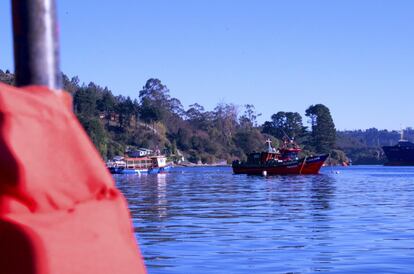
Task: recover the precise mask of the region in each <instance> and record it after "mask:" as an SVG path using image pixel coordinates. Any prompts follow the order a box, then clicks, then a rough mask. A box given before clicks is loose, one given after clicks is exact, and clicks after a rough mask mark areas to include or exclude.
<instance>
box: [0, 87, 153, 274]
mask: <svg viewBox="0 0 414 274" xmlns="http://www.w3.org/2000/svg"><path fill="white" fill-rule="evenodd" d="M69 105H70V96H69V95H68V94H66V93H61V94H57V93H54V92H51V91H50V90H48V89H46V88H42V87H27V88H24V89H20V88H14V87H11V86H7V85H4V84H0V273H2V274H3V273H18V274H26V273H30V274H39V273H41V274H49V273H50V274H52V273H53V274H69V273H71V274H74V273H85V274H86V273H88V274H94V273H96V274H98V273H99V274H105V273H108V274H109V273H111V274H124V273H146V270H145V266H144V263H143V260H142V257H141V254H140V252H139V249H138V248H137V244H136V242H135V238H134V236H133V233H132V229H131V222H130V219H129V212H128V209H127V205H126V202H125V199H124V197H123V196H122V194H121V193H120V192H119V191H118V190H117V189H116V188H115V186H114V182H113V179H112V177H111V175H110V174H109V172H108V171H107V169H106V167H105V164H104V163H103V162H102V160H101V158H100V156H99V154H98V152H97V151H96V149H95V148H94V146H93V144H92V143H91V142H90V140H89V138H88V136H87V135H86V133H85V132H84V130H83V129H82V127H81V125H80V124H79V122H78V121H77V119H76V117H75V116H74V114H73V113H72V111H71V109H70V107H69Z"/></svg>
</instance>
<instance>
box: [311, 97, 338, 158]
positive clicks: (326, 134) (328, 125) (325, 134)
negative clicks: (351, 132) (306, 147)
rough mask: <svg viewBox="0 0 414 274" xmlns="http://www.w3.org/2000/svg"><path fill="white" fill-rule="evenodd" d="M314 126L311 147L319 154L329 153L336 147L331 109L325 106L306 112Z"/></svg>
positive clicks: (315, 106)
mask: <svg viewBox="0 0 414 274" xmlns="http://www.w3.org/2000/svg"><path fill="white" fill-rule="evenodd" d="M306 116H307V117H309V118H310V123H311V125H312V134H311V145H312V146H313V148H314V149H315V150H316V152H319V153H329V152H330V151H331V150H332V149H333V148H334V146H335V139H336V130H335V124H334V122H333V119H332V116H331V113H330V111H329V108H327V107H326V106H325V105H323V104H316V105H312V106H310V107H309V108H308V109H307V110H306Z"/></svg>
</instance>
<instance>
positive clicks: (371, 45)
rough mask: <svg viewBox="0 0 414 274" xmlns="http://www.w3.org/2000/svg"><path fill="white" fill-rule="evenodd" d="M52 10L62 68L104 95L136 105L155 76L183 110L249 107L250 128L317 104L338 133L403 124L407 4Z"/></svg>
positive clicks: (3, 55)
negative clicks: (253, 119) (253, 122)
mask: <svg viewBox="0 0 414 274" xmlns="http://www.w3.org/2000/svg"><path fill="white" fill-rule="evenodd" d="M9 2H10V1H6V0H4V1H1V2H0V26H1V28H0V41H1V43H0V69H3V70H5V69H10V70H13V60H12V40H11V18H10V12H9V11H10V3H9ZM58 9H59V20H60V30H61V59H62V60H61V63H62V64H61V68H62V70H63V71H64V72H65V73H66V74H68V75H69V76H74V75H78V76H79V78H80V79H81V81H84V82H89V81H94V82H95V83H97V84H100V85H102V86H108V87H109V88H110V89H111V90H112V91H113V92H114V93H115V94H123V95H128V96H131V97H133V98H137V97H138V91H139V90H140V88H141V87H142V86H143V85H144V84H145V81H146V80H147V79H148V78H151V77H156V78H159V79H161V81H162V82H163V83H164V84H166V85H167V86H168V87H169V89H170V91H171V95H172V96H174V97H177V98H179V99H180V100H181V102H182V103H183V105H184V106H185V107H187V106H188V105H189V104H192V103H195V102H198V103H200V104H201V105H203V106H205V107H206V109H209V110H210V109H213V108H214V107H215V105H216V104H217V103H219V102H226V103H235V104H237V105H244V104H247V103H250V104H254V105H255V107H256V109H257V110H258V112H261V113H262V114H263V116H262V117H261V118H260V121H261V122H263V121H265V120H268V119H270V116H271V115H272V114H273V113H276V112H277V111H297V112H299V113H301V114H302V115H303V114H304V112H305V109H306V108H307V107H308V106H309V105H311V104H317V103H323V104H325V105H326V106H328V107H329V108H330V110H331V113H332V116H333V118H334V122H335V124H336V127H337V128H338V129H365V128H370V127H377V128H387V129H398V128H400V126H404V127H405V126H414V107H413V106H414V92H413V91H414V76H413V71H414V17H413V14H414V1H409V0H406V1H403V0H398V1H391V0H389V1H381V0H364V1H356V0H342V1H339V0H338V1H329V0H325V1H322V0H313V1H309V0H302V1H295V0H290V1H287V0H286V1H277V0H274V1H272V0H269V1H265V0H257V1H253V0H250V1H247V0H238V1H232V0H222V1H218V0H198V1H195V0H194V1H190V0H188V1H184V0H176V1H169V0H152V1H133V0H129V1H127V0H118V1H104V0H100V1H97V0H89V1H80V0H71V1H69V0H63V1H58ZM305 121H306V119H305Z"/></svg>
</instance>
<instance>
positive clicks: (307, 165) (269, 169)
mask: <svg viewBox="0 0 414 274" xmlns="http://www.w3.org/2000/svg"><path fill="white" fill-rule="evenodd" d="M266 144H267V148H266V151H264V152H253V153H250V154H249V155H248V157H247V161H233V164H232V168H233V172H234V174H251V175H287V174H297V175H300V174H318V173H319V170H320V168H321V167H322V165H323V163H324V162H325V160H326V158H328V154H321V155H316V156H307V157H303V158H299V157H298V156H299V152H300V151H301V148H300V147H299V146H298V145H297V144H296V143H294V142H293V141H292V140H290V141H285V142H284V144H283V146H282V147H281V148H279V149H276V148H274V147H272V142H271V141H270V140H267V141H266Z"/></svg>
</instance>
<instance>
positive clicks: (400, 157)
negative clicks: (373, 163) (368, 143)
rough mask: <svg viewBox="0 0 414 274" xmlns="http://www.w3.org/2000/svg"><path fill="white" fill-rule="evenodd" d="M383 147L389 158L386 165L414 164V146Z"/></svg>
mask: <svg viewBox="0 0 414 274" xmlns="http://www.w3.org/2000/svg"><path fill="white" fill-rule="evenodd" d="M407 143H408V142H407ZM382 149H383V150H384V153H385V156H387V159H388V162H386V163H385V164H384V165H386V166H414V146H412V145H410V146H408V145H404V146H402V145H397V146H384V147H382Z"/></svg>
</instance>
